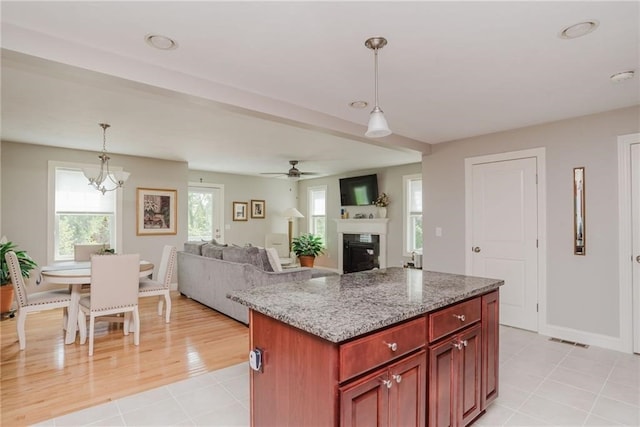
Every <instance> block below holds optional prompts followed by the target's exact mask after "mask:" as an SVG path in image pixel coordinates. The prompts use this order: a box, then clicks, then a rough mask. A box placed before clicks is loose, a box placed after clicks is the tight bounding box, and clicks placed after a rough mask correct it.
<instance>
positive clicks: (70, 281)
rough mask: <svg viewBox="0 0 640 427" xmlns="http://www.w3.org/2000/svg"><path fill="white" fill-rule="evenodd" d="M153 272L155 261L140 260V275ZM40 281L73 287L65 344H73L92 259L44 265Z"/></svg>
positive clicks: (145, 275)
mask: <svg viewBox="0 0 640 427" xmlns="http://www.w3.org/2000/svg"><path fill="white" fill-rule="evenodd" d="M152 273H153V263H151V262H149V261H144V260H141V261H140V277H147V276H149V275H151V274H152ZM40 276H41V280H39V281H38V282H43V283H51V284H56V285H68V286H69V287H70V288H71V303H70V304H69V309H68V312H67V325H66V329H67V331H66V335H65V339H64V343H65V344H73V343H74V342H75V341H76V333H77V332H78V310H79V306H80V296H81V293H82V286H83V285H91V261H65V262H59V263H55V264H51V265H47V266H44V267H42V269H41V270H40Z"/></svg>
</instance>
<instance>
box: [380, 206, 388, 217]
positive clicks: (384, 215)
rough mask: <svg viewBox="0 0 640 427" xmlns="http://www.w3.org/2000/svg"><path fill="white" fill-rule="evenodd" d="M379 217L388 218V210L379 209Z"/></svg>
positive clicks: (384, 208)
mask: <svg viewBox="0 0 640 427" xmlns="http://www.w3.org/2000/svg"><path fill="white" fill-rule="evenodd" d="M378 217H379V218H386V217H387V208H386V207H384V206H382V207H379V208H378Z"/></svg>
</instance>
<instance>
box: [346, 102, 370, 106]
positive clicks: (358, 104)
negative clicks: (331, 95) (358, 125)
mask: <svg viewBox="0 0 640 427" xmlns="http://www.w3.org/2000/svg"><path fill="white" fill-rule="evenodd" d="M367 105H369V103H368V102H367V101H353V102H350V103H349V107H351V108H367Z"/></svg>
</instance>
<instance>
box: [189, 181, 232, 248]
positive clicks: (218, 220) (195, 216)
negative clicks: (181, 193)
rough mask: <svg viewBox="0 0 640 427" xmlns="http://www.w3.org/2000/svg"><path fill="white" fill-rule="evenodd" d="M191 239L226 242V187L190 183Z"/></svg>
mask: <svg viewBox="0 0 640 427" xmlns="http://www.w3.org/2000/svg"><path fill="white" fill-rule="evenodd" d="M188 205H189V206H188V209H189V214H188V222H189V226H188V228H189V232H188V235H189V240H211V239H216V240H217V241H218V242H221V243H222V242H224V231H223V230H224V228H223V226H222V224H223V223H224V209H223V206H224V188H223V186H222V185H218V184H201V183H198V184H196V183H190V184H189V202H188Z"/></svg>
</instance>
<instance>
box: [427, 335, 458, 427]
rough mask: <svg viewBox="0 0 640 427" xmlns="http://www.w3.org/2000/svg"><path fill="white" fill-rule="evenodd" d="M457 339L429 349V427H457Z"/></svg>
mask: <svg viewBox="0 0 640 427" xmlns="http://www.w3.org/2000/svg"><path fill="white" fill-rule="evenodd" d="M454 342H457V341H455V337H451V338H447V339H445V340H444V341H442V342H441V343H439V344H435V345H432V346H430V347H429V384H428V388H429V392H428V400H429V404H428V408H427V413H428V417H429V427H449V426H454V425H456V422H455V419H456V415H457V412H456V411H455V406H454V405H455V401H456V399H455V396H454V393H455V387H454V380H455V379H456V378H457V371H458V368H457V363H456V362H457V359H456V358H455V357H454V356H455V355H456V353H454V352H458V350H457V349H456V348H455V347H454V346H453V344H454Z"/></svg>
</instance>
